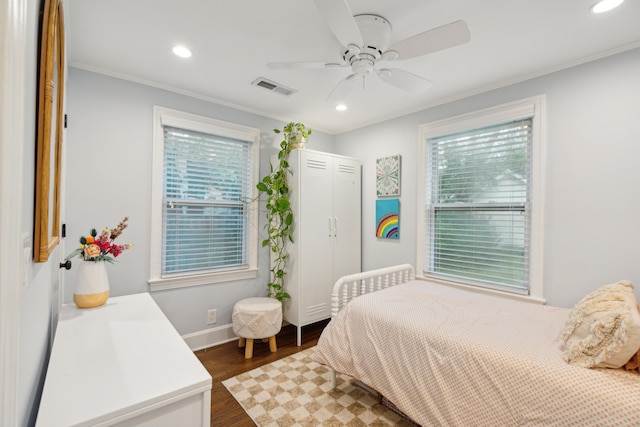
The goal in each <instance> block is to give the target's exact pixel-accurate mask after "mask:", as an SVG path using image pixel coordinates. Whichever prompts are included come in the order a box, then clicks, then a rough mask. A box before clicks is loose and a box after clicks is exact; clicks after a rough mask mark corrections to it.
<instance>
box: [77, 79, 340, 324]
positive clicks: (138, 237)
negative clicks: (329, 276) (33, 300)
mask: <svg viewBox="0 0 640 427" xmlns="http://www.w3.org/2000/svg"><path fill="white" fill-rule="evenodd" d="M68 91H69V92H68V101H69V104H68V113H69V129H68V145H67V153H66V155H67V157H66V172H67V186H66V190H67V204H66V207H67V215H66V217H67V221H66V223H67V239H65V240H66V246H67V248H68V251H69V252H70V251H71V250H73V249H74V248H75V244H76V243H77V241H78V238H79V237H80V236H81V235H83V234H86V233H88V231H89V230H90V229H91V228H97V229H101V228H103V227H106V226H108V227H114V226H115V225H116V224H117V223H118V222H119V221H120V220H121V219H122V217H124V216H129V217H130V220H129V227H128V228H127V229H126V230H125V232H124V233H123V235H122V236H121V237H119V240H120V243H133V244H134V247H133V248H132V249H130V250H128V251H127V252H125V253H124V254H122V255H121V256H120V257H118V259H117V262H116V263H115V264H113V265H108V266H107V268H108V271H109V280H110V286H111V295H112V296H118V295H127V294H134V293H139V292H147V290H148V286H147V280H148V279H149V261H150V249H149V241H150V236H151V234H150V233H151V230H150V223H149V219H150V215H151V166H152V165H151V149H152V125H153V106H154V105H160V106H164V107H168V108H172V109H176V110H180V111H186V112H189V113H193V114H199V115H203V116H207V117H212V118H215V119H219V120H225V121H229V122H233V123H238V124H242V125H246V126H251V127H255V128H259V129H260V130H261V150H260V151H261V153H260V157H261V159H260V176H264V175H265V174H266V173H268V170H269V167H268V164H269V163H268V162H269V157H270V156H271V155H272V154H275V153H276V152H277V149H276V144H279V142H280V141H281V137H279V136H278V135H276V134H274V132H273V129H274V128H282V126H283V125H284V123H282V122H279V121H276V120H273V119H269V118H266V117H262V116H258V115H255V114H250V113H246V112H242V111H238V110H234V109H231V108H228V107H224V106H221V105H217V104H213V103H211V102H206V101H203V100H200V99H196V98H191V97H187V96H183V95H179V94H176V93H172V92H168V91H165V90H161V89H157V88H153V87H149V86H145V85H141V84H137V83H132V82H128V81H124V80H120V79H116V78H112V77H108V76H105V75H101V74H96V73H92V72H89V71H85V70H80V69H75V68H70V70H69V84H68ZM274 96H278V95H274ZM290 120H292V121H297V120H296V117H291V118H290ZM307 146H308V147H309V148H312V149H317V150H320V151H329V152H331V151H332V149H333V142H332V138H331V136H329V135H326V134H323V133H321V132H314V133H313V134H312V136H311V137H310V138H309V142H308V144H307ZM263 224H264V220H263V217H262V216H261V217H260V232H261V233H262V234H261V235H263ZM263 238H264V237H261V240H262V239H263ZM268 258H269V253H268V250H267V249H261V250H260V252H259V255H258V262H259V267H260V273H259V277H258V279H256V280H246V281H234V282H228V283H217V284H211V285H203V286H193V287H189V288H181V289H176V290H168V291H155V292H153V293H152V296H153V298H154V299H155V301H156V302H157V303H158V305H160V307H161V308H162V310H163V311H164V313H165V314H166V315H167V317H168V318H169V320H170V321H171V322H172V323H173V325H174V326H175V328H176V329H177V330H178V332H179V333H181V334H183V335H185V334H189V333H193V332H197V331H202V330H205V329H207V328H211V327H215V326H220V325H225V324H230V323H231V311H232V309H233V305H234V304H235V302H237V301H238V300H240V299H242V298H245V297H250V296H263V295H266V283H267V278H268V272H269V266H268ZM75 270H76V269H72V270H71V271H70V272H69V274H67V275H66V278H65V292H64V293H65V301H66V302H70V301H72V294H73V283H74V280H75ZM211 308H217V309H218V313H217V314H218V316H217V317H218V321H217V323H216V324H215V325H207V323H206V319H207V310H208V309H211Z"/></svg>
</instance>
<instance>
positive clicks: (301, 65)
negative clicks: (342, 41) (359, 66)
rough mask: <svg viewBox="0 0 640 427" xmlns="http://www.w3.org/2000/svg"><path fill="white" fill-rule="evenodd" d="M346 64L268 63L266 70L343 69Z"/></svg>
mask: <svg viewBox="0 0 640 427" xmlns="http://www.w3.org/2000/svg"><path fill="white" fill-rule="evenodd" d="M344 67H347V64H345V63H342V64H339V63H337V62H268V63H267V68H270V69H272V70H291V69H303V68H344Z"/></svg>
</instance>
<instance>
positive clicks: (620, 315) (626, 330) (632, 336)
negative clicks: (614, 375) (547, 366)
mask: <svg viewBox="0 0 640 427" xmlns="http://www.w3.org/2000/svg"><path fill="white" fill-rule="evenodd" d="M637 304H638V303H637V300H636V297H635V295H634V294H633V285H632V284H631V283H630V282H628V281H626V280H623V281H620V282H618V283H613V284H611V285H605V286H602V287H601V288H599V289H597V290H596V291H594V292H592V293H590V294H588V295H587V296H585V297H584V298H582V299H581V300H580V301H579V302H578V303H577V304H576V306H575V307H574V308H573V309H572V310H571V313H570V314H569V318H568V319H567V323H566V324H565V327H564V330H563V332H562V340H563V342H564V351H563V357H564V359H565V360H566V361H567V362H569V363H571V364H573V365H577V366H583V367H585V368H620V367H621V366H624V364H625V363H627V361H629V359H630V358H631V357H632V356H633V355H634V354H635V353H636V352H637V351H638V349H640V313H639V312H638V309H637Z"/></svg>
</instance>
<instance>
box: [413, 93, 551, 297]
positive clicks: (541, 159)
mask: <svg viewBox="0 0 640 427" xmlns="http://www.w3.org/2000/svg"><path fill="white" fill-rule="evenodd" d="M527 117H533V123H532V130H533V141H532V149H531V156H532V159H531V160H532V164H531V183H532V185H531V235H530V244H531V246H530V249H529V250H530V252H529V253H530V258H529V278H530V282H529V295H516V294H512V293H509V292H506V291H498V290H483V289H482V288H479V287H477V286H473V285H468V284H465V283H464V282H456V281H448V280H443V279H442V278H437V277H432V276H430V275H424V271H425V265H424V255H425V253H424V251H425V244H424V243H425V242H424V233H425V220H426V218H425V207H424V206H425V179H424V177H425V176H426V175H425V174H426V164H425V162H424V159H425V156H426V154H427V152H426V150H427V144H426V141H427V139H429V138H434V137H437V136H442V135H448V134H451V133H455V132H462V131H465V130H470V129H476V128H480V127H486V126H491V125H497V124H500V123H505V122H508V121H512V120H518V119H523V118H527ZM419 134H420V142H419V143H420V147H419V155H420V157H419V159H420V161H419V162H418V163H419V165H418V168H419V175H418V176H419V177H420V179H419V180H418V197H417V199H418V215H417V217H418V227H417V229H418V239H417V250H416V254H417V260H416V267H417V268H416V276H419V277H421V278H424V279H427V280H431V281H438V282H444V283H448V284H452V285H456V286H462V287H469V288H473V289H476V290H483V291H484V292H489V293H497V294H501V295H506V296H509V297H513V298H516V299H525V300H528V301H535V302H540V303H544V302H546V301H545V299H544V297H543V294H544V286H543V256H544V252H543V248H544V239H543V237H544V200H545V199H544V189H545V183H544V180H545V161H546V151H547V150H546V142H547V138H546V125H545V96H544V95H538V96H534V97H531V98H526V99H522V100H520V101H515V102H511V103H508V104H502V105H499V106H496V107H491V108H487V109H483V110H480V111H474V112H472V113H467V114H462V115H459V116H455V117H450V118H447V119H444V120H438V121H435V122H431V123H425V124H422V125H420V127H419Z"/></svg>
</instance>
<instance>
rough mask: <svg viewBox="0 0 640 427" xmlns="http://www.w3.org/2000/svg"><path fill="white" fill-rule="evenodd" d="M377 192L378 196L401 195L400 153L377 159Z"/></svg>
mask: <svg viewBox="0 0 640 427" xmlns="http://www.w3.org/2000/svg"><path fill="white" fill-rule="evenodd" d="M376 193H377V195H378V197H387V196H396V197H397V196H399V195H400V155H399V154H398V155H395V156H389V157H383V158H381V159H377V160H376Z"/></svg>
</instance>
